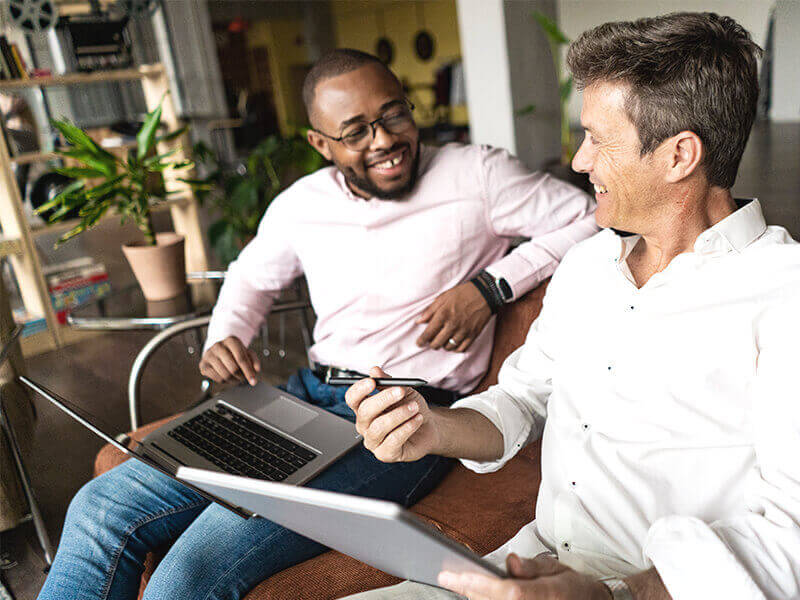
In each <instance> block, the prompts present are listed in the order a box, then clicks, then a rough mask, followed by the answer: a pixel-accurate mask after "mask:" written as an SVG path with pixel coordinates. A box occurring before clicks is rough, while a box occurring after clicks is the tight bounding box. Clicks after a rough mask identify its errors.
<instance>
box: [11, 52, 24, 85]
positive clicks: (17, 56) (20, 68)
mask: <svg viewBox="0 0 800 600" xmlns="http://www.w3.org/2000/svg"><path fill="white" fill-rule="evenodd" d="M11 56H12V57H13V58H14V64H15V65H17V70H18V71H19V73H20V77H21V78H22V79H28V69H27V68H26V67H25V61H24V60H22V55H21V54H20V53H19V48H17V45H16V44H11Z"/></svg>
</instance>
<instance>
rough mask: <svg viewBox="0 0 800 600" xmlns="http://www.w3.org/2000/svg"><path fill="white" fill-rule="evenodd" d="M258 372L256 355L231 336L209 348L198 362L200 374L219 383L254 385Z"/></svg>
mask: <svg viewBox="0 0 800 600" xmlns="http://www.w3.org/2000/svg"><path fill="white" fill-rule="evenodd" d="M260 370H261V364H260V363H259V361H258V355H257V354H256V353H255V352H253V351H252V350H250V349H248V348H246V347H245V346H244V344H242V342H241V341H239V339H238V338H236V337H233V336H231V337H229V338H226V339H224V340H222V341H221V342H217V343H216V344H214V345H213V346H211V348H209V349H208V350H207V351H206V353H205V354H204V355H203V358H202V359H201V360H200V373H202V374H203V375H204V376H205V377H208V378H209V379H213V380H214V381H217V382H220V383H222V382H225V381H230V380H231V379H236V380H238V381H244V380H247V381H248V382H250V384H251V385H255V384H256V383H257V380H256V373H258V372H259V371H260Z"/></svg>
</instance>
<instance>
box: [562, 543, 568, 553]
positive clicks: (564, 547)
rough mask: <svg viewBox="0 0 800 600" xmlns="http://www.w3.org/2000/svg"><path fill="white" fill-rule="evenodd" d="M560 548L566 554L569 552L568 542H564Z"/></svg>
mask: <svg viewBox="0 0 800 600" xmlns="http://www.w3.org/2000/svg"><path fill="white" fill-rule="evenodd" d="M561 547H562V548H563V549H564V550H566V551H567V552H569V542H564V543H563V544H561Z"/></svg>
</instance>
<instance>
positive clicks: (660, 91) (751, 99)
mask: <svg viewBox="0 0 800 600" xmlns="http://www.w3.org/2000/svg"><path fill="white" fill-rule="evenodd" d="M760 55H761V48H759V47H758V45H757V44H756V43H755V42H754V41H753V40H752V38H751V37H750V34H749V33H748V32H747V30H745V29H744V27H742V26H741V25H739V24H738V23H737V22H736V21H734V20H733V19H731V18H730V17H721V16H719V15H717V14H714V13H689V12H684V13H672V14H668V15H663V16H660V17H653V18H647V19H639V20H638V21H620V22H617V23H606V24H604V25H599V26H598V27H595V28H594V29H591V30H589V31H586V32H584V33H583V34H581V36H580V37H579V38H578V39H577V40H575V41H574V42H572V44H571V45H570V47H569V50H568V52H567V66H568V68H569V70H570V71H571V72H572V75H573V77H574V78H575V81H576V83H577V85H578V87H579V88H583V87H585V86H588V85H591V84H593V83H596V82H621V83H624V84H628V85H630V92H629V93H628V97H627V99H626V101H625V110H626V112H627V113H628V117H629V118H630V119H631V121H632V122H633V124H634V125H635V126H636V128H637V129H638V131H639V141H640V142H641V153H642V155H645V154H649V153H650V152H652V151H653V150H655V149H656V147H657V146H658V145H659V144H660V143H661V142H663V141H664V140H665V139H667V138H669V137H672V136H673V135H675V134H677V133H679V132H681V131H684V130H689V131H693V132H694V133H696V134H697V135H698V136H699V137H700V139H701V140H702V142H703V149H704V151H705V156H704V157H703V162H702V166H703V168H704V169H705V173H706V176H707V178H708V181H709V183H711V184H712V185H716V186H719V187H722V188H725V189H730V188H731V187H733V183H734V181H735V180H736V171H737V170H738V168H739V162H740V161H741V158H742V153H743V152H744V148H745V145H746V144H747V138H748V136H749V135H750V129H751V127H752V125H753V119H754V118H755V115H756V103H757V101H758V57H759V56H760Z"/></svg>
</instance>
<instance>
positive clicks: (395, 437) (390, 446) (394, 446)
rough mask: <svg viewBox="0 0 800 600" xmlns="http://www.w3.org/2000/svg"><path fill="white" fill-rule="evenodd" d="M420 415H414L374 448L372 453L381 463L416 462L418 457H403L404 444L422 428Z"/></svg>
mask: <svg viewBox="0 0 800 600" xmlns="http://www.w3.org/2000/svg"><path fill="white" fill-rule="evenodd" d="M422 422H423V418H422V415H416V416H414V417H412V418H411V419H410V420H408V421H406V422H405V423H403V424H402V425H400V427H398V428H397V429H395V430H394V431H392V433H390V434H389V435H388V436H386V438H385V439H384V440H383V443H382V444H380V445H379V446H376V447H375V449H374V450H372V453H373V454H374V455H375V458H377V459H378V460H379V461H381V462H398V461H401V460H417V459H418V458H421V457H419V456H413V457H412V456H409V457H406V456H405V454H406V453H405V448H404V446H405V445H406V442H408V440H409V438H410V437H411V436H412V435H414V434H415V433H416V432H417V430H418V429H419V428H420V427H422Z"/></svg>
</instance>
